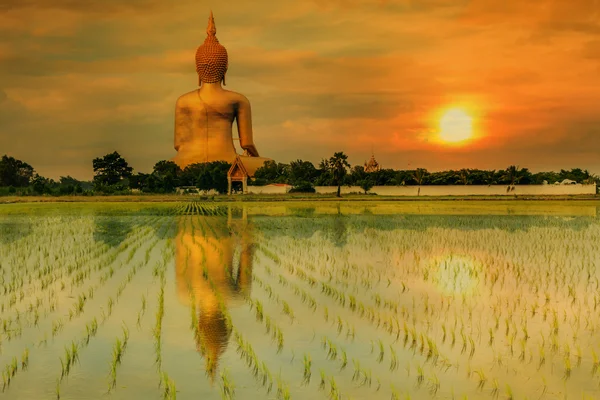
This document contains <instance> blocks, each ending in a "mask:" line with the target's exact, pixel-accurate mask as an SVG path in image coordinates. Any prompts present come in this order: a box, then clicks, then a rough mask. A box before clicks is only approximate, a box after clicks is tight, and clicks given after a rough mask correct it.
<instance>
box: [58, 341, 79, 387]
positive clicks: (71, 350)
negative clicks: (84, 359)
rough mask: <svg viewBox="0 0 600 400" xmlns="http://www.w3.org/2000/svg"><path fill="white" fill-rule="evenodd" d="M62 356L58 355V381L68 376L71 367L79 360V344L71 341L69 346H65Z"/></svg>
mask: <svg viewBox="0 0 600 400" xmlns="http://www.w3.org/2000/svg"><path fill="white" fill-rule="evenodd" d="M64 356H65V357H64V359H63V358H62V357H60V367H61V372H60V381H62V380H63V379H64V378H67V377H68V376H69V374H70V373H71V368H72V367H73V366H74V365H75V363H76V362H78V361H79V344H78V343H76V342H75V341H71V346H65V353H64Z"/></svg>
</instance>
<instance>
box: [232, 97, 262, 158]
mask: <svg viewBox="0 0 600 400" xmlns="http://www.w3.org/2000/svg"><path fill="white" fill-rule="evenodd" d="M236 120H237V128H238V133H239V135H240V146H241V147H242V149H244V150H246V151H247V152H248V153H249V154H250V155H251V156H254V157H259V155H258V150H256V147H255V146H254V141H253V139H252V111H251V109H250V101H248V99H247V98H246V97H245V96H240V100H239V102H238V105H237V114H236Z"/></svg>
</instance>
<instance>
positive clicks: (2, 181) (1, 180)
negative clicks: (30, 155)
mask: <svg viewBox="0 0 600 400" xmlns="http://www.w3.org/2000/svg"><path fill="white" fill-rule="evenodd" d="M32 178H33V167H32V166H31V165H29V164H27V163H25V162H23V161H21V160H17V159H15V158H13V157H9V156H7V155H4V156H2V159H1V160H0V186H13V187H25V186H27V185H29V183H30V181H31V179H32Z"/></svg>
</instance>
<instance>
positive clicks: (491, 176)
mask: <svg viewBox="0 0 600 400" xmlns="http://www.w3.org/2000/svg"><path fill="white" fill-rule="evenodd" d="M484 180H485V183H487V184H488V186H491V185H493V184H494V183H496V170H495V169H493V170H491V171H486V173H485V177H484Z"/></svg>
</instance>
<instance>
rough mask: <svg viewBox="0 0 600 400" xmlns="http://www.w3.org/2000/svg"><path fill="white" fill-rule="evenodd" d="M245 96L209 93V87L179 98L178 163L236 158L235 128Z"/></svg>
mask: <svg viewBox="0 0 600 400" xmlns="http://www.w3.org/2000/svg"><path fill="white" fill-rule="evenodd" d="M241 97H242V96H241V95H240V94H238V93H236V92H232V91H229V90H224V89H221V88H219V90H215V89H213V90H208V89H207V88H206V86H205V87H203V88H200V89H197V90H194V91H191V92H189V93H186V94H184V95H182V96H181V97H179V99H178V100H177V104H176V106H175V149H176V150H177V152H178V153H177V156H176V157H175V162H176V163H177V164H179V165H189V164H191V163H197V162H212V161H219V160H224V161H228V162H232V161H233V160H234V159H235V156H236V151H235V146H234V144H233V131H232V125H233V122H234V120H235V119H236V117H237V111H238V109H239V104H240V99H241Z"/></svg>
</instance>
